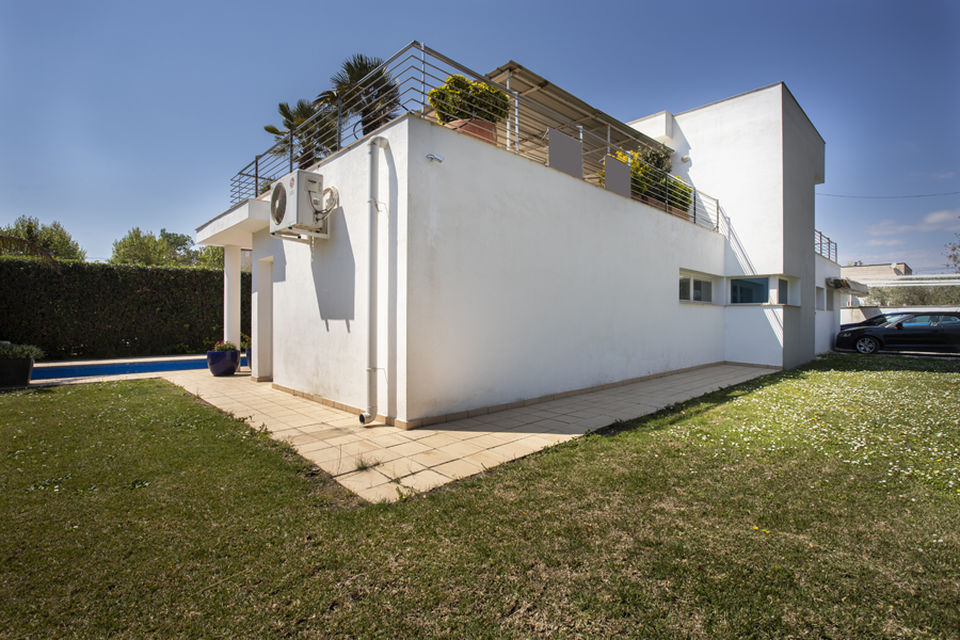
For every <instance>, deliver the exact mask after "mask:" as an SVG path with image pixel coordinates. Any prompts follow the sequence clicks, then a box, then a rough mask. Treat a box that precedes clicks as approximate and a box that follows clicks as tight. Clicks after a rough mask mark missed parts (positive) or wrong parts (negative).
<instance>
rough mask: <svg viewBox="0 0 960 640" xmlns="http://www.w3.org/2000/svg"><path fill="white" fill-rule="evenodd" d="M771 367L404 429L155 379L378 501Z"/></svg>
mask: <svg viewBox="0 0 960 640" xmlns="http://www.w3.org/2000/svg"><path fill="white" fill-rule="evenodd" d="M775 371H777V369H772V368H761V367H754V366H742V365H731V364H717V365H710V366H707V367H703V368H700V369H695V370H692V371H683V372H678V373H672V374H667V375H663V376H659V377H656V378H649V379H647V380H642V381H639V382H634V383H631V384H627V385H622V386H617V387H612V388H609V389H604V390H601V391H591V392H586V393H582V394H578V395H573V396H568V397H565V398H561V399H558V400H547V401H544V402H538V403H536V404H530V405H526V406H523V407H518V408H514V409H507V410H504V411H498V412H495V413H487V414H484V415H478V416H474V417H469V418H464V419H461V420H455V421H452V422H446V423H441V424H434V425H430V426H428V427H419V428H416V429H410V430H409V431H404V430H402V429H398V428H396V427H392V426H388V425H385V424H382V423H376V422H375V423H373V424H372V425H369V426H363V425H361V424H360V423H359V420H358V418H357V416H356V415H354V414H351V413H347V412H344V411H339V410H337V409H334V408H332V407H328V406H325V405H322V404H320V403H317V402H314V401H312V400H307V399H305V398H299V397H296V396H293V395H291V394H289V393H286V392H284V391H279V390H277V389H274V388H272V386H271V385H270V384H269V383H254V382H252V381H251V380H250V377H249V373H241V374H239V375H235V376H229V377H221V378H215V377H213V376H211V375H210V373H209V372H207V371H206V370H189V371H169V372H162V373H160V374H159V376H160V377H163V378H165V379H166V380H169V381H170V382H172V383H174V384H176V385H179V386H181V387H183V388H184V389H186V390H187V391H188V392H190V393H192V394H194V395H196V396H198V397H200V398H201V399H202V400H204V401H206V402H208V403H210V404H212V405H214V406H215V407H218V408H219V409H222V410H223V411H226V412H228V413H231V414H233V415H234V416H237V417H238V418H242V419H244V420H246V422H247V423H249V424H250V425H251V426H253V427H256V428H260V427H263V428H266V429H267V430H268V431H269V432H270V434H271V435H272V437H274V438H276V439H278V440H284V441H286V442H289V443H290V444H291V445H293V447H294V448H296V450H297V452H298V453H299V454H300V455H301V456H303V457H304V458H306V459H308V460H310V461H312V462H313V463H314V464H316V465H317V466H318V467H320V468H321V469H323V470H324V471H326V472H327V473H329V474H330V475H331V476H333V478H334V479H335V480H336V481H337V482H339V483H340V484H342V485H343V486H344V487H346V488H348V489H350V490H351V491H353V492H355V493H357V494H358V495H360V496H361V497H362V498H364V499H366V500H369V501H371V502H380V501H384V500H386V501H393V500H397V499H399V498H400V497H401V495H406V494H411V493H415V492H421V491H429V490H430V489H433V488H434V487H438V486H440V485H443V484H446V483H448V482H452V481H454V480H459V479H460V478H465V477H467V476H471V475H474V474H476V473H480V472H481V471H483V470H484V469H489V468H491V467H494V466H496V465H498V464H501V463H503V462H507V461H508V460H514V459H516V458H521V457H523V456H526V455H529V454H531V453H534V452H535V451H539V450H541V449H543V448H545V447H549V446H552V445H555V444H559V443H561V442H566V441H567V440H570V439H572V438H576V437H578V436H582V435H584V434H585V433H588V432H590V431H595V430H597V429H600V428H602V427H606V426H609V425H611V424H613V423H614V422H615V421H617V420H630V419H633V418H638V417H640V416H643V415H646V414H648V413H653V412H655V411H657V410H659V409H662V408H664V407H667V406H669V405H671V404H675V403H677V402H682V401H684V400H689V399H690V398H695V397H697V396H700V395H703V394H705V393H709V392H711V391H716V390H717V389H721V388H723V387H729V386H732V385H735V384H739V383H741V382H745V381H747V380H750V379H752V378H756V377H758V376H762V375H765V374H768V373H773V372H775ZM153 375H154V376H156V375H157V374H153ZM138 377H139V376H138Z"/></svg>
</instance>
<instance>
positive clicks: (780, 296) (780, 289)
mask: <svg viewBox="0 0 960 640" xmlns="http://www.w3.org/2000/svg"><path fill="white" fill-rule="evenodd" d="M789 293H790V283H789V282H787V281H786V280H784V279H783V278H780V280H779V283H778V286H777V302H778V303H780V304H787V303H788V301H789V299H790V298H789V295H788V294H789Z"/></svg>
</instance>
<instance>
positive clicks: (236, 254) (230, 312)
mask: <svg viewBox="0 0 960 640" xmlns="http://www.w3.org/2000/svg"><path fill="white" fill-rule="evenodd" d="M223 339H224V340H229V341H230V342H232V343H234V344H235V345H237V347H238V348H239V347H240V247H238V246H237V245H231V244H228V245H226V246H225V247H224V248H223Z"/></svg>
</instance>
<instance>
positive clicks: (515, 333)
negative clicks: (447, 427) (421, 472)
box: [407, 121, 724, 419]
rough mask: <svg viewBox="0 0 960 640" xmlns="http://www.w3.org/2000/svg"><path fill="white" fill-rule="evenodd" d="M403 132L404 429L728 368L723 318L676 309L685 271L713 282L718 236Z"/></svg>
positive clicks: (702, 310) (454, 138) (536, 170)
mask: <svg viewBox="0 0 960 640" xmlns="http://www.w3.org/2000/svg"><path fill="white" fill-rule="evenodd" d="M410 127H411V137H410V167H409V171H410V173H409V176H410V191H409V193H410V204H409V210H408V211H409V234H408V238H409V243H410V246H409V251H408V259H409V284H408V286H409V291H408V314H409V315H408V322H407V353H408V369H407V372H408V380H407V395H408V402H409V404H408V407H407V409H408V416H409V418H410V419H416V418H420V417H427V416H434V415H444V414H448V413H453V412H457V411H462V410H466V409H470V408H477V407H484V406H490V405H496V404H501V403H506V402H512V401H516V400H519V399H525V398H533V397H538V396H542V395H545V394H550V393H556V392H561V391H566V390H572V389H579V388H584V387H590V386H593V385H598V384H602V383H607V382H612V381H617V380H622V379H627V378H632V377H636V376H642V375H646V374H651V373H657V372H662V371H669V370H672V369H679V368H683V367H689V366H693V365H698V364H704V363H709V362H717V361H722V360H723V359H724V340H723V307H722V306H719V305H699V304H682V303H680V302H679V301H678V295H677V286H678V285H677V281H678V276H679V271H680V269H690V270H694V271H698V272H704V273H711V274H717V275H721V272H722V268H723V261H724V239H723V237H722V236H721V235H719V234H717V233H714V232H712V231H709V230H706V229H702V228H699V227H697V226H695V225H692V224H690V223H687V222H684V221H681V220H679V219H677V218H674V217H673V216H670V215H667V214H665V213H663V212H662V211H659V210H656V209H653V208H650V207H648V206H646V205H642V204H640V203H637V202H634V201H632V200H629V199H627V198H624V197H621V196H617V195H615V194H612V193H608V192H606V191H604V190H602V189H599V188H597V187H594V186H591V185H590V184H587V183H585V182H583V181H581V180H577V179H575V178H573V177H571V176H568V175H566V174H563V173H561V172H559V171H556V170H554V169H550V168H548V167H544V166H542V165H539V164H536V163H534V162H531V161H529V160H526V159H524V158H520V157H517V156H514V155H511V154H508V153H504V152H503V151H502V150H499V149H497V148H495V147H493V146H491V145H488V144H485V143H483V142H480V141H477V140H474V139H472V138H470V137H467V136H462V135H458V134H455V133H452V132H450V131H447V130H445V129H443V128H441V127H438V126H436V125H432V124H429V123H426V122H415V121H411V122H410ZM428 153H434V154H437V155H439V156H442V157H443V158H444V162H443V163H442V164H440V163H435V162H429V161H427V160H426V159H425V155H426V154H428ZM717 287H718V288H719V284H718V285H717Z"/></svg>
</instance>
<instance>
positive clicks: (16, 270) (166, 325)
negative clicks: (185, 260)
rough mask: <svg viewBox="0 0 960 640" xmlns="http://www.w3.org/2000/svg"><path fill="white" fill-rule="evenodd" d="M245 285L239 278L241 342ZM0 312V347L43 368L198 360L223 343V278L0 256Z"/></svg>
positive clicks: (246, 312)
mask: <svg viewBox="0 0 960 640" xmlns="http://www.w3.org/2000/svg"><path fill="white" fill-rule="evenodd" d="M58 268H59V273H58V272H57V269H58ZM250 282H251V280H250V274H249V273H243V274H241V286H240V290H241V304H240V314H241V320H240V326H241V327H242V330H243V332H244V333H247V334H249V333H250ZM0 306H2V312H0V340H9V341H11V342H14V343H19V344H33V345H36V346H38V347H40V348H41V349H43V350H44V351H45V352H46V353H47V358H48V359H51V360H60V359H66V358H116V357H125V356H159V355H169V354H174V353H202V352H205V351H207V350H208V349H211V348H213V344H214V343H215V342H216V341H217V340H220V339H222V338H223V272H222V271H219V270H211V269H197V268H170V267H144V266H139V265H112V264H102V263H95V262H72V261H57V266H56V267H55V266H53V265H51V264H48V263H44V262H42V261H40V260H37V259H33V258H18V257H11V256H2V257H0Z"/></svg>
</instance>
